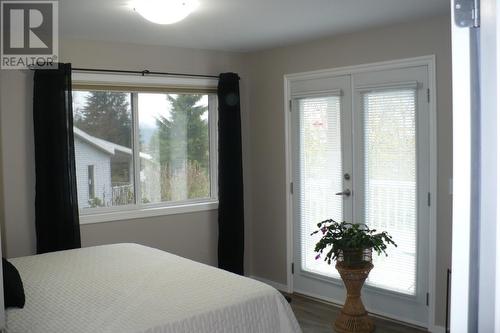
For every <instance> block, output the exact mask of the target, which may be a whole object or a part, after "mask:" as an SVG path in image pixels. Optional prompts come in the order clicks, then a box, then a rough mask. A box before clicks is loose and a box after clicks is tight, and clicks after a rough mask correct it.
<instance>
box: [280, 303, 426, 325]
mask: <svg viewBox="0 0 500 333" xmlns="http://www.w3.org/2000/svg"><path fill="white" fill-rule="evenodd" d="M291 297H292V302H291V304H290V305H291V306H292V310H293V312H294V313H295V316H296V317H297V320H298V321H299V324H300V327H301V328H302V331H303V332H304V333H332V332H334V331H333V327H332V323H333V321H334V320H335V318H336V316H337V314H338V312H339V311H340V309H339V308H338V307H337V306H335V305H330V304H327V303H324V302H321V301H317V300H314V299H311V298H309V297H305V296H301V295H297V294H294V295H291ZM373 321H374V323H375V326H376V328H375V333H424V332H426V331H424V330H421V329H417V328H413V327H409V326H405V325H402V324H400V323H396V322H393V321H389V320H384V319H381V318H377V317H373Z"/></svg>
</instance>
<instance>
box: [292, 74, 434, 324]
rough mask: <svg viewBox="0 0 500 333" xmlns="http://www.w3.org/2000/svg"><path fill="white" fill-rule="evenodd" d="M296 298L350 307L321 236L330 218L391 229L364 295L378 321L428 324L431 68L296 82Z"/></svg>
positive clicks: (293, 106)
mask: <svg viewBox="0 0 500 333" xmlns="http://www.w3.org/2000/svg"><path fill="white" fill-rule="evenodd" d="M290 92H291V97H292V108H291V111H292V116H291V126H292V131H291V132H292V135H291V137H292V155H293V156H292V159H293V163H292V164H293V167H292V169H293V172H292V173H293V187H294V192H293V219H294V232H293V234H294V246H293V248H294V250H293V252H294V274H293V289H294V291H295V292H298V293H303V294H307V295H310V296H315V297H319V298H323V299H326V300H330V301H334V302H339V303H340V302H343V300H344V297H345V291H344V288H343V285H342V281H341V280H340V277H339V275H338V273H337V271H336V270H335V267H334V265H332V266H329V265H327V264H326V263H325V262H324V261H323V258H319V259H316V258H315V253H314V245H315V243H316V242H317V241H318V238H319V237H320V236H319V235H315V236H311V233H312V232H313V231H314V230H315V228H316V224H317V223H318V222H320V221H323V220H325V219H328V218H332V219H334V220H336V221H348V222H354V223H365V224H367V225H369V226H370V227H371V228H374V229H377V230H380V231H383V230H385V231H388V232H389V233H390V234H391V235H392V236H393V238H394V241H395V242H396V243H397V244H398V247H397V248H389V250H388V254H389V256H388V257H385V256H380V257H379V256H376V255H375V254H374V266H375V267H374V269H373V270H372V272H371V273H370V276H369V278H368V280H367V281H366V285H365V288H364V291H363V292H364V294H363V299H364V303H365V306H366V308H367V309H368V310H369V311H371V312H374V313H378V314H381V315H385V316H389V317H392V318H396V319H400V320H404V321H407V322H411V323H414V324H419V325H422V326H427V322H428V317H427V316H428V310H427V303H428V269H429V267H428V266H429V262H428V261H429V260H428V258H429V244H428V235H429V216H430V210H429V203H428V200H429V195H430V194H429V193H430V184H429V165H430V163H429V158H430V157H429V156H430V151H429V104H428V69H427V66H416V67H409V68H402V69H401V68H399V69H393V70H383V71H372V72H370V71H365V72H358V73H355V74H349V75H342V76H337V77H326V78H313V79H305V80H297V81H292V82H291V84H290Z"/></svg>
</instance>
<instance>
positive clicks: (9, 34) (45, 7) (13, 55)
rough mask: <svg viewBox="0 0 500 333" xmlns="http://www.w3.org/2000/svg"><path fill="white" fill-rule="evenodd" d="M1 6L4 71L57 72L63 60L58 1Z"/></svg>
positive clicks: (4, 3) (9, 2)
mask: <svg viewBox="0 0 500 333" xmlns="http://www.w3.org/2000/svg"><path fill="white" fill-rule="evenodd" d="M0 4H1V26H0V27H1V30H2V31H1V50H0V53H1V54H0V56H1V63H0V68H1V69H27V68H49V69H50V68H56V65H57V64H56V63H57V59H58V57H59V4H58V1H12V0H2V1H0Z"/></svg>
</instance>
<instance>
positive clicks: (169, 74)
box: [72, 67, 219, 79]
mask: <svg viewBox="0 0 500 333" xmlns="http://www.w3.org/2000/svg"><path fill="white" fill-rule="evenodd" d="M72 70H73V71H80V72H104V73H120V74H139V75H142V76H146V75H168V76H183V77H205V78H213V79H218V78H219V76H218V75H204V74H187V73H170V72H152V71H149V70H147V69H146V70H143V71H131V70H120V69H101V68H78V67H75V68H72Z"/></svg>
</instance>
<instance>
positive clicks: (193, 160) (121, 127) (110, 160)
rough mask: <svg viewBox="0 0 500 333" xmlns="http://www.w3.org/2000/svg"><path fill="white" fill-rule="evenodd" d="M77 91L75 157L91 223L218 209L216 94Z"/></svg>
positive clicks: (83, 213) (91, 88) (85, 213)
mask: <svg viewBox="0 0 500 333" xmlns="http://www.w3.org/2000/svg"><path fill="white" fill-rule="evenodd" d="M75 86H76V87H75V88H74V91H73V114H74V133H75V135H74V137H75V159H76V172H77V189H78V204H79V208H80V214H81V216H82V217H83V220H84V221H85V220H86V217H88V216H92V215H93V216H94V217H93V218H87V220H89V222H98V221H100V220H115V219H126V218H130V217H141V216H143V215H145V216H147V215H149V214H148V213H147V211H148V210H149V211H150V213H151V214H153V215H161V214H169V212H168V209H170V210H171V211H175V212H180V211H179V207H185V208H186V207H187V209H184V210H182V211H190V209H189V207H198V206H199V207H198V208H194V210H201V209H202V208H201V207H205V206H203V204H207V203H210V204H216V203H217V187H216V184H217V179H216V177H217V173H216V172H217V170H216V161H217V155H216V154H217V149H216V147H217V145H216V139H217V137H216V117H217V114H216V109H217V104H216V103H217V98H216V95H215V92H214V91H211V90H208V89H204V90H200V89H192V90H189V89H182V90H179V89H171V91H169V89H168V88H163V87H162V88H158V87H153V88H148V87H129V88H126V87H123V88H120V87H111V86H97V85H93V86H90V85H89V86H86V85H75ZM200 205H201V206H200ZM162 208H165V209H163V210H162ZM213 208H216V207H214V206H213V205H210V206H206V209H213ZM138 212H140V213H138ZM95 216H100V217H97V218H95ZM84 223H85V222H84Z"/></svg>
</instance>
